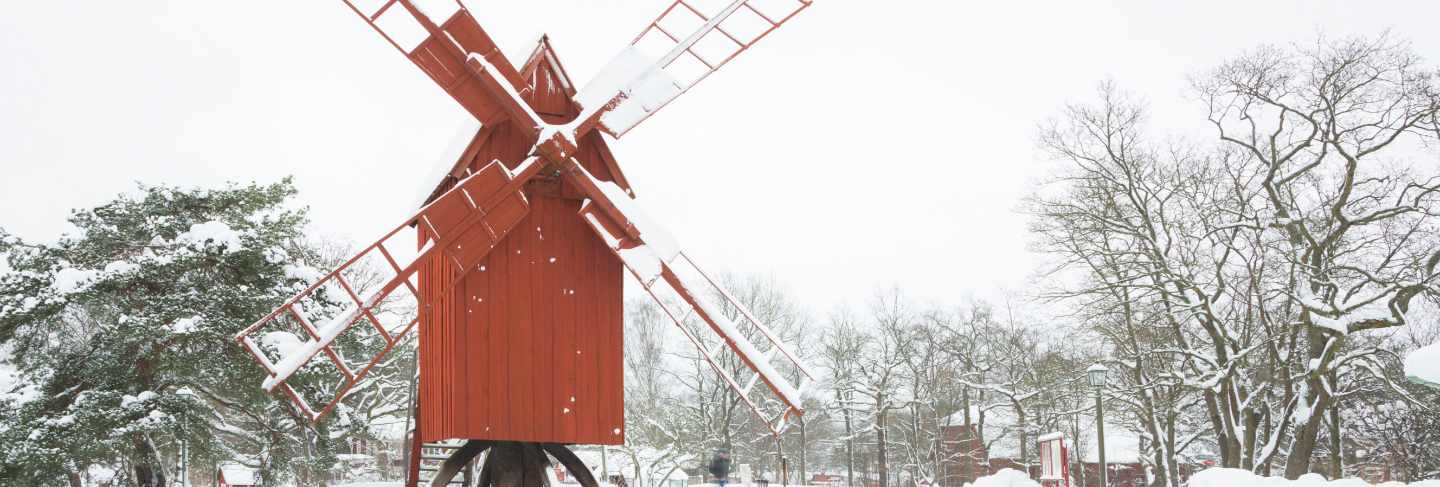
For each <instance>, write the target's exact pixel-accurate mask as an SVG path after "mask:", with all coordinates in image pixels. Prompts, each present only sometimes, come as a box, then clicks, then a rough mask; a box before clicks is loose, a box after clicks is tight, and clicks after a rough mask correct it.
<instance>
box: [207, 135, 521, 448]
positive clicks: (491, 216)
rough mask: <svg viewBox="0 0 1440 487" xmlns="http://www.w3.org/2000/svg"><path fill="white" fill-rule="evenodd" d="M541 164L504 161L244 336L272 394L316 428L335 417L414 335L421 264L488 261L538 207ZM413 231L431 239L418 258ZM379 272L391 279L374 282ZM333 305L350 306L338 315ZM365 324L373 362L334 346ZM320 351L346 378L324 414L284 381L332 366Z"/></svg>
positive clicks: (448, 194)
mask: <svg viewBox="0 0 1440 487" xmlns="http://www.w3.org/2000/svg"><path fill="white" fill-rule="evenodd" d="M540 166H541V164H540V163H539V162H538V159H536V158H531V159H529V160H527V161H525V162H524V163H522V164H521V166H520V167H519V168H518V169H517V170H516V171H514V172H512V171H511V170H509V169H507V168H506V167H505V166H504V165H503V164H501V163H500V162H499V161H494V162H491V163H490V164H488V165H486V166H485V167H484V168H482V169H481V170H480V171H478V172H476V173H474V174H472V175H470V176H468V177H466V178H465V179H464V180H461V181H460V182H459V183H457V184H456V185H455V187H454V188H452V189H451V190H450V191H447V192H446V193H445V194H444V195H441V196H440V197H439V198H437V199H436V200H435V201H434V202H431V203H430V204H429V205H426V206H425V207H424V208H421V209H420V211H419V212H417V213H416V214H415V215H414V216H411V217H410V218H408V219H406V220H405V222H404V223H401V224H400V225H398V226H396V227H395V229H394V230H391V231H390V232H389V233H386V234H385V236H383V237H381V238H380V239H379V240H376V241H375V242H374V243H372V244H370V245H368V246H366V247H365V248H363V249H361V250H360V251H359V252H357V253H356V254H355V255H354V256H352V257H350V258H349V259H348V260H346V261H345V263H343V264H341V265H340V266H339V267H337V268H336V269H335V270H333V271H330V272H329V273H327V274H325V275H324V276H323V277H321V278H320V279H319V280H317V281H316V282H315V283H314V284H311V285H310V286H309V287H307V288H305V290H303V291H301V292H299V293H297V294H296V295H295V296H293V297H291V298H290V299H288V300H286V301H285V303H284V304H283V305H281V306H280V307H279V308H276V309H275V310H274V311H271V312H270V314H268V315H266V316H265V317H264V318H261V319H260V320H259V321H256V322H255V323H254V324H252V325H250V326H249V327H247V328H245V329H244V330H242V331H241V332H240V333H238V334H236V335H235V341H236V342H238V343H239V344H240V345H241V346H242V347H244V348H245V350H246V351H248V352H249V353H250V356H251V357H252V358H253V359H255V362H256V363H259V364H260V366H261V367H263V368H264V369H265V372H266V373H267V376H266V378H265V380H264V382H263V383H262V384H261V387H262V388H264V389H265V391H267V392H273V391H274V390H275V389H276V388H279V389H281V390H283V391H284V392H285V394H286V395H287V396H289V397H290V399H291V400H292V401H294V402H295V404H296V406H297V407H299V408H300V410H301V411H302V412H304V413H305V415H306V416H308V417H309V418H310V419H311V420H312V421H315V420H319V419H320V417H321V416H324V415H325V414H326V413H328V412H329V411H330V410H331V409H333V408H334V407H335V405H336V404H338V403H339V402H340V400H341V399H343V398H344V397H345V395H346V394H347V393H348V392H349V391H350V390H351V389H353V388H354V387H355V386H356V385H357V384H359V383H360V382H361V380H362V379H364V378H365V376H366V375H367V374H368V373H369V372H370V369H372V368H373V367H375V365H376V364H378V363H380V362H381V360H382V359H384V358H385V356H386V355H387V354H389V353H390V351H391V350H392V349H393V348H394V347H395V346H396V345H397V344H399V343H400V342H401V341H402V340H404V339H405V338H406V337H407V336H408V335H409V334H410V332H411V331H413V330H414V329H415V327H416V324H417V322H418V316H417V313H418V308H417V307H416V306H417V305H418V303H419V302H420V293H419V291H418V290H417V289H416V281H415V275H416V272H418V270H419V267H420V264H421V263H423V262H425V261H426V259H427V258H428V257H429V256H430V255H432V254H433V253H434V252H441V253H442V254H443V255H444V256H445V257H446V259H447V260H449V261H450V263H451V264H452V265H454V266H455V267H456V268H457V269H461V270H464V269H468V268H470V267H471V266H474V265H475V263H476V262H478V261H480V259H482V258H484V257H485V255H486V254H488V253H489V252H490V250H491V249H493V248H494V246H495V244H496V243H497V242H499V241H500V240H501V239H503V238H505V235H507V234H508V233H509V232H510V230H511V229H513V228H514V227H515V225H517V224H519V223H520V220H521V219H523V218H524V217H525V215H526V214H527V213H529V210H530V203H529V201H528V200H527V199H526V198H525V195H524V193H522V192H521V191H520V189H521V187H522V186H523V185H524V184H525V182H526V181H527V180H529V179H530V177H532V176H534V175H535V174H537V173H538V172H539V170H540ZM412 225H413V226H414V228H415V231H417V232H419V233H420V235H422V236H423V237H424V240H425V242H426V244H425V246H424V247H422V248H421V249H420V251H419V252H415V253H413V254H412V253H411V252H406V251H405V250H404V248H403V247H406V246H413V245H416V239H415V238H413V237H414V235H413V234H410V233H409V232H407V230H408V229H409V228H410V227H411V226H412ZM406 236H409V237H412V238H405V237H406ZM407 255H410V256H411V257H408V258H407V257H406V256H407ZM377 271H378V273H379V274H381V275H382V276H384V277H382V278H380V279H376V278H375V276H374V274H375V273H377ZM387 271H388V272H387ZM461 274H463V272H461ZM362 282H364V283H368V284H369V286H364V285H362ZM335 301H340V302H348V304H346V305H345V306H344V307H341V308H338V309H337V308H336V307H335V306H334V305H333V303H334V302H335ZM362 322H364V323H368V325H369V326H370V327H373V329H374V331H373V332H367V335H366V337H364V338H367V339H368V340H367V341H368V343H366V344H367V345H369V347H366V351H367V352H370V355H368V356H366V357H364V358H361V359H360V360H358V361H356V360H349V359H347V358H346V357H344V355H343V354H341V353H340V351H338V350H336V349H335V347H333V346H332V345H333V344H334V342H335V340H336V339H338V338H340V336H341V335H342V334H344V333H346V332H348V331H352V330H354V329H355V328H354V325H356V324H360V323H362ZM363 326H364V325H362V328H363ZM301 337H304V339H303V340H302V339H301ZM321 354H324V356H325V358H326V359H328V360H329V366H333V367H334V368H335V369H336V371H337V372H338V373H339V375H340V376H341V380H340V382H339V383H338V386H335V387H333V388H331V389H330V390H327V391H324V392H326V393H329V395H330V396H332V397H331V398H330V399H328V400H327V402H326V403H325V405H324V407H323V408H321V409H320V410H319V411H316V410H315V409H314V408H313V407H312V406H311V404H310V401H309V400H307V399H306V398H305V397H303V395H302V394H300V393H299V392H298V391H296V390H295V388H293V387H291V385H290V384H289V383H287V382H286V381H287V380H288V379H289V378H290V377H291V376H293V375H295V374H296V372H298V371H300V370H301V369H302V368H306V367H312V366H324V365H325V361H324V360H318V357H319V356H320V355H321Z"/></svg>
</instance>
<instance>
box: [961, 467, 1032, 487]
mask: <svg viewBox="0 0 1440 487" xmlns="http://www.w3.org/2000/svg"><path fill="white" fill-rule="evenodd" d="M965 486H966V487H1040V483H1039V482H1036V481H1034V480H1031V479H1030V476H1028V475H1025V473H1024V472H1021V471H1019V470H1015V469H1012V468H1006V469H1001V470H1000V471H999V472H995V474H994V475H986V476H984V477H980V478H978V479H975V483H973V484H965Z"/></svg>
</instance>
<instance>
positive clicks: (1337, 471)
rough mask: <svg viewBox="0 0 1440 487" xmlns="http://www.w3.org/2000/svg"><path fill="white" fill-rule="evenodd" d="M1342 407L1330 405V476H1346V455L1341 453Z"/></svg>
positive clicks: (1336, 477)
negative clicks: (1343, 455)
mask: <svg viewBox="0 0 1440 487" xmlns="http://www.w3.org/2000/svg"><path fill="white" fill-rule="evenodd" d="M1340 435H1341V431H1340V408H1338V407H1335V406H1330V478H1331V479H1342V478H1345V463H1344V457H1342V456H1341V455H1340V453H1341V452H1340V448H1341V447H1342V445H1341V444H1340V440H1341V439H1342V438H1341V436H1340Z"/></svg>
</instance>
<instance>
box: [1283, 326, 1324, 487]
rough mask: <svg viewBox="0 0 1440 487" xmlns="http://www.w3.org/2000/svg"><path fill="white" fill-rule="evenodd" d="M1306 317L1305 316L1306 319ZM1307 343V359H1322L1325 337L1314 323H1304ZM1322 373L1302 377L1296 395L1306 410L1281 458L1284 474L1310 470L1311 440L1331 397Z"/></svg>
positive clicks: (1316, 434) (1295, 475)
mask: <svg viewBox="0 0 1440 487" xmlns="http://www.w3.org/2000/svg"><path fill="white" fill-rule="evenodd" d="M1307 321H1308V320H1307ZM1307 332H1308V334H1309V335H1310V336H1309V342H1310V343H1309V345H1310V347H1309V348H1310V358H1311V360H1319V361H1320V363H1321V364H1322V366H1323V364H1324V363H1325V362H1326V357H1324V356H1323V355H1324V354H1325V343H1326V341H1327V340H1328V339H1327V338H1326V337H1325V336H1324V334H1322V333H1320V332H1319V331H1316V330H1315V326H1314V325H1310V326H1308V327H1307ZM1325 378H1326V376H1325V375H1324V374H1320V373H1317V372H1316V371H1313V370H1312V371H1310V373H1309V374H1308V375H1307V377H1306V378H1305V386H1306V387H1305V390H1304V394H1303V395H1302V396H1301V397H1300V406H1299V407H1304V408H1308V409H1309V414H1308V415H1306V416H1305V417H1304V418H1303V419H1302V420H1301V421H1297V422H1296V423H1295V438H1294V440H1292V441H1291V443H1290V456H1289V457H1288V458H1286V459H1285V478H1287V479H1291V480H1294V479H1297V478H1300V476H1301V475H1305V474H1306V473H1309V472H1310V461H1311V459H1312V458H1313V456H1314V454H1315V442H1316V440H1317V439H1318V438H1319V436H1320V426H1321V425H1323V424H1325V419H1324V416H1323V415H1324V414H1326V413H1327V412H1329V408H1330V403H1331V398H1330V394H1329V393H1328V392H1327V384H1326V381H1325Z"/></svg>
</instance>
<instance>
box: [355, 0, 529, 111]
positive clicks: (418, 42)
mask: <svg viewBox="0 0 1440 487" xmlns="http://www.w3.org/2000/svg"><path fill="white" fill-rule="evenodd" d="M343 1H344V2H345V5H347V6H349V7H350V10H352V11H354V12H355V14H356V15H359V16H360V19H361V20H364V21H365V23H366V24H368V25H369V26H370V27H371V28H373V29H375V32H376V33H379V34H380V36H381V37H383V38H385V40H386V41H387V42H389V43H390V45H391V46H394V47H395V49H396V50H398V51H400V53H401V54H404V55H405V57H406V58H408V59H410V61H411V62H413V63H415V66H417V67H419V68H420V70H421V71H424V72H425V74H426V75H429V76H430V79H431V80H433V81H435V84H438V85H440V87H441V88H443V89H444V90H445V92H446V93H449V94H450V96H451V97H452V98H454V99H455V101H456V102H459V103H460V105H461V106H463V107H465V110H466V111H469V112H470V114H471V115H474V116H475V118H476V119H479V120H480V121H481V122H482V123H487V124H488V123H491V122H495V121H497V120H500V119H503V118H505V117H507V116H509V111H510V110H511V109H513V104H514V103H513V102H512V101H511V100H505V99H499V98H497V97H495V96H494V93H495V92H494V91H492V89H491V88H487V87H486V86H485V84H486V80H483V79H482V77H481V76H479V75H477V73H475V72H473V71H472V70H471V69H469V68H468V67H467V66H466V64H467V59H468V57H469V56H470V53H476V54H477V55H480V56H483V57H484V59H485V60H486V61H487V62H488V63H489V64H491V65H493V66H495V67H496V68H497V70H498V73H496V74H497V75H498V76H499V78H500V80H501V81H502V82H506V83H509V84H510V85H511V86H513V87H515V89H517V90H522V92H523V90H524V86H523V85H524V83H523V82H522V81H521V78H520V72H519V71H518V70H516V69H515V66H514V65H512V64H510V61H509V60H508V59H505V56H504V55H503V54H501V52H500V49H499V47H497V46H496V45H495V41H494V40H492V39H490V36H489V34H486V33H485V29H483V28H481V27H480V24H479V23H478V22H476V21H475V17H474V16H472V15H470V11H469V10H468V9H466V8H465V6H464V5H463V4H461V3H460V2H459V1H458V0H430V1H425V2H414V1H412V0H385V1H384V2H383V3H381V4H380V5H379V6H378V7H373V8H365V7H361V6H359V5H356V4H357V3H359V2H357V1H356V0H343ZM367 3H373V2H367ZM422 5H423V8H422Z"/></svg>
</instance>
